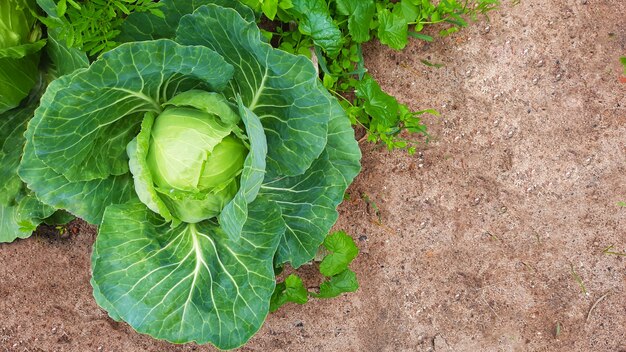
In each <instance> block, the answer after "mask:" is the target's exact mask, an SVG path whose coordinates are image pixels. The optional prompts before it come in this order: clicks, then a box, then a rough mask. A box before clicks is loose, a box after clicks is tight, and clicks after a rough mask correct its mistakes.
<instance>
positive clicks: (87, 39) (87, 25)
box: [38, 0, 163, 56]
mask: <svg viewBox="0 0 626 352" xmlns="http://www.w3.org/2000/svg"><path fill="white" fill-rule="evenodd" d="M38 3H39V5H40V6H41V7H42V8H44V9H49V11H48V14H49V15H50V17H39V20H40V21H41V22H43V23H44V24H45V25H46V26H47V27H48V28H51V29H58V30H59V33H60V38H61V39H63V40H65V41H66V43H67V46H69V47H72V48H77V49H80V50H82V51H84V52H86V53H88V54H89V55H90V56H98V55H100V54H101V53H104V52H107V51H109V50H111V49H113V48H115V47H116V46H117V45H118V42H117V41H116V40H115V38H116V37H117V36H118V35H119V34H120V27H121V26H122V23H123V22H124V19H125V18H126V17H127V16H128V15H130V14H131V13H135V12H136V13H142V12H145V13H151V14H153V15H156V16H159V17H163V12H161V10H160V9H159V7H160V5H161V4H160V3H159V2H155V1H153V0H56V1H54V0H38Z"/></svg>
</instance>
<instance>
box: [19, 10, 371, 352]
mask: <svg viewBox="0 0 626 352" xmlns="http://www.w3.org/2000/svg"><path fill="white" fill-rule="evenodd" d="M163 3H164V7H163V8H164V13H165V19H160V18H156V17H155V16H154V17H150V16H147V15H144V14H142V15H141V16H137V17H134V18H133V19H131V18H129V23H131V24H133V25H132V26H130V27H128V28H127V29H126V31H125V32H124V33H123V36H122V37H124V38H127V39H128V41H129V42H128V43H126V44H122V45H120V46H119V47H118V48H116V49H114V50H112V51H110V52H108V53H105V54H104V55H102V57H100V58H99V59H98V60H96V61H95V62H93V63H92V64H91V65H90V66H89V67H88V68H85V69H79V70H77V71H74V72H73V73H71V74H68V75H65V76H62V77H60V78H58V79H56V80H54V81H53V82H52V83H51V84H50V85H49V86H48V89H47V90H46V92H45V94H44V95H43V97H42V98H41V105H40V107H39V108H38V109H37V110H36V111H35V116H34V118H33V119H32V120H31V122H30V123H29V125H28V129H27V131H26V134H25V136H26V145H25V148H24V156H23V158H22V161H21V164H20V167H19V175H20V176H21V178H22V179H23V180H25V181H26V183H27V184H28V187H29V188H30V189H31V190H32V191H33V192H34V193H35V194H36V196H37V198H38V199H39V200H41V201H42V202H44V203H45V204H48V205H50V206H52V207H54V208H61V209H66V210H67V211H69V212H70V213H72V214H74V215H76V216H78V217H81V218H83V219H85V220H87V221H88V222H91V223H93V224H99V225H100V227H99V234H98V237H97V239H96V243H95V244H94V249H93V255H92V273H93V275H92V286H93V289H94V296H95V298H96V301H97V302H98V304H99V305H100V306H101V307H103V308H104V309H106V310H107V311H108V313H109V315H110V316H111V317H112V318H114V319H116V320H120V321H125V322H127V323H128V324H130V325H131V326H132V327H133V328H134V329H136V330H137V331H139V332H142V333H146V334H149V335H152V336H154V337H156V338H159V339H165V340H168V341H171V342H174V343H184V342H190V341H196V342H198V343H212V344H214V345H215V346H217V347H219V348H222V349H230V348H235V347H238V346H241V345H242V344H244V343H245V342H246V341H247V340H248V339H249V338H250V337H251V336H252V335H253V334H254V333H255V332H256V331H258V329H259V328H260V327H261V325H262V323H263V321H264V320H265V317H266V316H267V314H268V310H269V302H270V297H271V295H272V292H273V290H274V287H275V285H276V279H275V276H274V268H275V267H276V266H279V265H281V264H283V263H290V264H291V266H293V267H299V266H300V265H302V264H303V263H306V262H308V261H310V260H311V259H313V257H314V256H315V254H316V251H317V249H318V247H319V246H320V244H321V243H322V242H323V241H324V238H325V237H326V235H327V234H328V231H329V230H330V228H331V227H332V226H333V224H334V223H335V221H336V219H337V216H338V214H337V210H336V208H337V206H338V204H339V203H340V202H341V201H342V199H343V195H344V192H345V190H346V188H347V187H348V185H349V184H350V183H351V182H352V180H353V179H354V177H355V176H356V175H357V174H358V172H359V171H360V163H359V160H360V157H361V154H360V151H359V148H358V145H357V143H356V141H355V139H354V132H353V130H352V128H351V126H350V122H349V119H348V118H347V116H345V113H344V111H343V109H342V107H341V106H340V105H339V103H338V102H337V101H336V99H335V98H333V97H332V96H331V95H330V94H329V93H328V92H327V91H326V90H325V89H324V88H323V87H322V85H321V82H320V81H319V79H318V76H317V73H316V71H315V69H314V67H313V65H312V63H311V62H310V60H309V59H307V58H305V57H303V56H294V55H291V54H288V53H285V52H283V51H280V50H276V49H273V48H272V47H271V46H270V45H269V44H267V43H266V42H264V40H263V39H262V36H261V34H260V30H259V28H258V27H257V25H256V24H255V22H254V21H255V18H254V14H253V13H252V11H251V10H249V9H248V8H246V7H244V6H242V5H240V3H239V2H233V1H218V0H213V1H198V2H194V4H195V6H191V5H190V4H189V2H186V1H163ZM200 3H202V4H204V5H203V6H199V4H200ZM196 6H199V7H197V8H195V7H196ZM141 29H150V31H145V30H141Z"/></svg>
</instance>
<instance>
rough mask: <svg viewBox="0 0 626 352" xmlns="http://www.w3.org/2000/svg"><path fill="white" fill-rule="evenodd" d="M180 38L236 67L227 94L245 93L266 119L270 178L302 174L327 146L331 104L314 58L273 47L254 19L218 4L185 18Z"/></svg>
mask: <svg viewBox="0 0 626 352" xmlns="http://www.w3.org/2000/svg"><path fill="white" fill-rule="evenodd" d="M176 40H177V41H179V42H180V43H182V44H186V45H204V46H207V47H209V48H211V49H213V50H215V51H216V52H218V53H219V54H220V55H222V56H223V57H224V59H225V60H226V61H227V62H228V63H230V64H232V65H233V66H234V67H235V72H234V76H233V80H231V81H230V84H229V86H228V88H227V89H226V91H225V94H226V95H227V96H228V97H230V98H235V97H236V96H237V95H241V98H242V100H243V103H244V105H245V106H246V107H248V108H249V109H250V110H252V112H254V113H255V114H256V115H257V116H259V117H260V118H261V122H262V123H263V127H264V129H265V134H266V137H267V144H268V145H269V146H271V148H269V150H268V158H267V170H268V174H269V175H270V176H271V177H278V176H284V175H298V174H302V173H303V172H304V171H305V170H307V169H308V168H309V167H310V165H311V163H312V162H313V160H314V159H315V158H317V157H318V156H319V154H320V153H321V151H322V150H323V149H324V146H325V145H326V133H327V128H328V119H329V118H330V107H331V104H330V99H329V98H328V97H327V96H326V95H324V93H323V90H322V89H321V88H320V87H319V86H318V84H317V82H318V78H317V73H316V72H315V69H314V67H313V65H312V63H311V61H310V60H308V59H307V58H305V57H303V56H299V57H298V56H294V55H291V54H288V53H286V52H284V51H281V50H277V49H273V48H272V47H271V46H270V45H269V44H267V43H264V42H263V41H262V40H261V38H260V31H259V28H258V27H257V26H256V24H255V23H253V22H248V21H246V20H245V19H243V18H242V17H241V16H240V15H239V14H238V13H237V12H236V11H234V10H232V9H226V8H222V7H218V6H215V5H208V6H202V7H200V8H199V9H198V10H196V12H194V13H193V14H192V15H187V16H185V17H183V18H182V19H181V21H180V25H179V27H178V31H177V37H176Z"/></svg>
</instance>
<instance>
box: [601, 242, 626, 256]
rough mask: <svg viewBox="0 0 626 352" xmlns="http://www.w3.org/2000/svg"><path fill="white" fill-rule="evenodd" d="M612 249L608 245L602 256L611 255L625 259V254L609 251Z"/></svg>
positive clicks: (611, 246)
mask: <svg viewBox="0 0 626 352" xmlns="http://www.w3.org/2000/svg"><path fill="white" fill-rule="evenodd" d="M613 248H614V247H613V245H610V246H608V247H606V248H605V249H604V250H603V251H602V253H604V254H612V255H620V256H623V257H626V253H623V252H613V251H612V250H611V249H613Z"/></svg>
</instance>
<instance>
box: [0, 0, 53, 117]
mask: <svg viewBox="0 0 626 352" xmlns="http://www.w3.org/2000/svg"><path fill="white" fill-rule="evenodd" d="M36 10H37V4H36V2H35V0H3V1H2V2H1V3H0V113H2V112H5V111H7V110H9V109H12V108H14V107H16V106H18V105H19V103H20V101H22V99H24V98H25V97H26V96H27V95H28V93H29V92H30V90H31V88H33V86H34V85H35V83H36V82H37V77H38V75H39V70H38V68H37V66H38V65H39V51H40V50H41V48H43V46H44V45H45V41H44V40H41V28H40V27H39V25H38V24H37V19H36V18H35V16H34V12H35V11H36Z"/></svg>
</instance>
